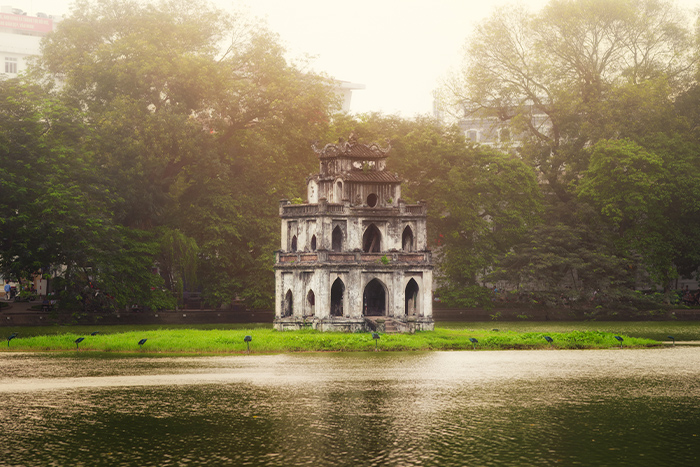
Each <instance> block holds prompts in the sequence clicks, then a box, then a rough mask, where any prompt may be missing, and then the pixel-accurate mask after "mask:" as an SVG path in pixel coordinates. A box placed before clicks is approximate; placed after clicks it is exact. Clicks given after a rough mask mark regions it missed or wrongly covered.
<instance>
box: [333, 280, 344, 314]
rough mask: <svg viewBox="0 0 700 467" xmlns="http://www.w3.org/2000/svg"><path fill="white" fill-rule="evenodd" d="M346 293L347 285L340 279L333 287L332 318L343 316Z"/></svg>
mask: <svg viewBox="0 0 700 467" xmlns="http://www.w3.org/2000/svg"><path fill="white" fill-rule="evenodd" d="M344 293H345V284H343V281H341V280H340V277H339V278H337V279H336V280H335V282H333V285H332V286H331V316H343V294H344Z"/></svg>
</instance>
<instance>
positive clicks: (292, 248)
mask: <svg viewBox="0 0 700 467" xmlns="http://www.w3.org/2000/svg"><path fill="white" fill-rule="evenodd" d="M291 250H292V251H297V236H296V235H295V236H293V237H292V247H291Z"/></svg>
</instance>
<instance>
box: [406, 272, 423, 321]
mask: <svg viewBox="0 0 700 467" xmlns="http://www.w3.org/2000/svg"><path fill="white" fill-rule="evenodd" d="M405 301H406V306H405V308H404V310H405V312H406V316H419V315H420V311H419V309H418V308H419V307H418V283H416V281H415V280H414V279H411V280H410V281H408V284H406V296H405Z"/></svg>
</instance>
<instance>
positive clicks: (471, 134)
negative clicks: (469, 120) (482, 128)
mask: <svg viewBox="0 0 700 467" xmlns="http://www.w3.org/2000/svg"><path fill="white" fill-rule="evenodd" d="M466 133H467V134H466V136H467V139H469V140H471V141H472V143H478V142H479V132H478V131H477V130H467V132H466Z"/></svg>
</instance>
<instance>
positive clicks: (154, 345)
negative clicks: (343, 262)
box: [0, 327, 661, 354]
mask: <svg viewBox="0 0 700 467" xmlns="http://www.w3.org/2000/svg"><path fill="white" fill-rule="evenodd" d="M68 330H69V331H70V332H65V333H53V334H43V335H33V336H22V334H21V332H18V335H17V337H16V338H15V339H13V340H12V341H10V343H9V344H10V345H9V346H7V345H3V346H2V347H0V348H2V350H3V351H67V350H76V344H75V343H74V342H75V340H76V339H78V338H79V337H83V338H84V340H83V341H82V342H81V343H80V344H79V345H80V350H81V351H101V352H140V353H168V354H171V353H184V354H219V353H244V352H246V344H245V342H244V337H245V336H246V335H250V336H251V337H252V342H251V351H252V352H254V353H284V352H314V351H351V352H352V351H372V350H374V349H375V345H376V346H377V347H378V348H379V349H380V350H385V351H398V350H473V349H474V348H476V349H477V350H504V349H547V348H557V349H604V348H614V347H619V346H620V343H619V342H618V341H617V340H616V339H615V338H614V336H615V335H619V334H614V333H609V332H599V331H571V332H550V333H544V332H518V331H509V330H499V331H493V330H486V329H448V328H437V329H436V330H435V331H434V332H418V333H416V334H382V335H381V336H380V339H379V340H378V342H376V343H375V341H374V340H373V339H372V335H371V334H369V333H361V334H345V333H320V332H316V331H296V332H277V331H274V330H272V329H270V328H269V327H268V328H263V327H259V328H253V329H226V330H224V329H209V330H206V329H140V330H130V331H122V332H112V331H115V330H112V329H110V330H107V331H106V332H101V333H100V334H97V335H95V336H91V335H90V334H89V333H87V332H85V333H81V332H77V333H76V332H73V331H75V329H72V328H70V329H68ZM545 335H546V336H550V337H551V338H552V340H553V342H552V344H550V343H548V342H547V341H546V340H545ZM622 337H623V338H624V342H623V346H624V347H637V348H639V347H653V346H658V345H661V344H660V343H659V342H658V341H654V340H651V339H643V338H637V337H629V336H626V335H623V336H622ZM470 338H474V339H477V340H478V343H476V344H474V343H472V342H471V341H470V340H469V339H470ZM141 339H147V341H146V343H145V344H143V346H139V345H138V342H139V341H140V340H141Z"/></svg>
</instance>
